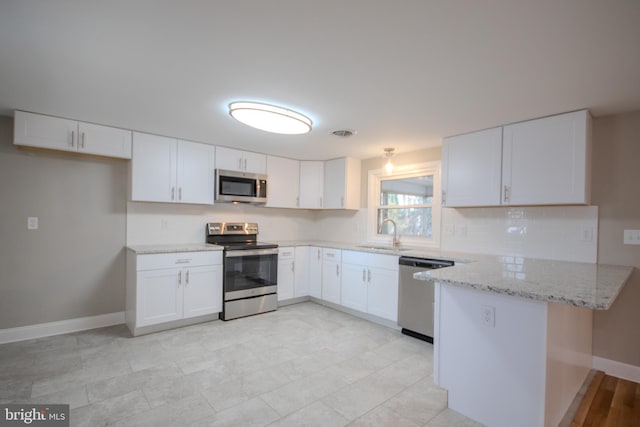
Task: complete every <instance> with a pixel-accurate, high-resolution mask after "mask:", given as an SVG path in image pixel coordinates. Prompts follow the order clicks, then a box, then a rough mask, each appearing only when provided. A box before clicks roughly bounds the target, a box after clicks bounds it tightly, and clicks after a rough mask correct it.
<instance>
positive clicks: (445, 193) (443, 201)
mask: <svg viewBox="0 0 640 427" xmlns="http://www.w3.org/2000/svg"><path fill="white" fill-rule="evenodd" d="M494 194H495V193H494ZM446 202H447V192H446V191H444V190H442V204H445V203H446Z"/></svg>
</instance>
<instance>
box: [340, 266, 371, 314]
mask: <svg viewBox="0 0 640 427" xmlns="http://www.w3.org/2000/svg"><path fill="white" fill-rule="evenodd" d="M366 277H367V268H366V267H365V266H364V265H358V264H345V263H343V264H342V283H341V290H340V295H341V303H342V305H343V306H345V307H349V308H353V309H354V310H358V311H362V312H363V313H366V312H367V281H366Z"/></svg>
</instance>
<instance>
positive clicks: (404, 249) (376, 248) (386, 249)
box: [357, 245, 410, 252]
mask: <svg viewBox="0 0 640 427" xmlns="http://www.w3.org/2000/svg"><path fill="white" fill-rule="evenodd" d="M357 247H358V248H363V249H373V250H376V251H391V252H397V251H408V250H410V248H392V247H391V246H374V245H358V246H357Z"/></svg>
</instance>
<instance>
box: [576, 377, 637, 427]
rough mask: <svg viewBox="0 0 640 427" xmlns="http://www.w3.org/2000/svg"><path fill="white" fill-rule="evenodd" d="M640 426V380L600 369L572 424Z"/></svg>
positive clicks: (607, 426) (577, 425) (580, 425)
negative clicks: (626, 378)
mask: <svg viewBox="0 0 640 427" xmlns="http://www.w3.org/2000/svg"><path fill="white" fill-rule="evenodd" d="M582 426H585V427H587V426H604V427H609V426H611V427H614V426H616V427H626V426H629V427H638V426H640V384H638V383H634V382H631V381H627V380H623V379H620V378H616V377H612V376H609V375H606V374H605V373H604V372H602V371H598V372H596V374H595V375H594V377H593V380H592V381H591V384H590V385H589V388H588V390H587V392H586V393H585V395H584V397H583V399H582V402H581V403H580V406H579V408H578V411H577V412H576V415H575V417H574V419H573V422H572V423H571V427H582Z"/></svg>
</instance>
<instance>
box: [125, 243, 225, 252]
mask: <svg viewBox="0 0 640 427" xmlns="http://www.w3.org/2000/svg"><path fill="white" fill-rule="evenodd" d="M127 249H129V250H130V251H133V252H135V253H136V254H137V255H145V254H166V253H178V252H206V251H221V250H223V249H224V248H223V247H222V246H218V245H211V244H208V243H178V244H173V245H132V246H127Z"/></svg>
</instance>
